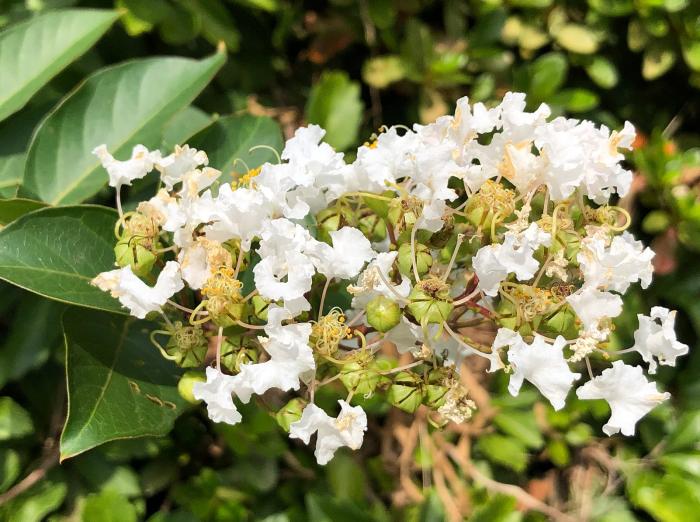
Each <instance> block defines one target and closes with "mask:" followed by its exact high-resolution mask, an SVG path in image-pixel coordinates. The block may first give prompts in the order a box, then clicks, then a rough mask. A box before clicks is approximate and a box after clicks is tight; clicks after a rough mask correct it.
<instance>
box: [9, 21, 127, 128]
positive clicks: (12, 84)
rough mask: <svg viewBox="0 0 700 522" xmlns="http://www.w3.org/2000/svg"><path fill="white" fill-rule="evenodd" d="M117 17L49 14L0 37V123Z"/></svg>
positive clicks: (83, 50)
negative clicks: (0, 70) (0, 75)
mask: <svg viewBox="0 0 700 522" xmlns="http://www.w3.org/2000/svg"><path fill="white" fill-rule="evenodd" d="M118 17H119V14H118V13H116V12H114V11H108V10H103V9H68V10H65V11H50V12H48V13H46V14H43V15H40V16H37V17H35V18H31V19H30V20H28V21H26V22H24V23H20V24H17V25H15V26H13V27H10V28H9V29H7V30H6V31H3V32H2V33H0V68H1V69H2V82H0V120H3V119H5V118H7V117H8V116H9V115H10V114H12V113H13V112H15V111H17V110H19V109H21V108H22V107H23V106H24V104H25V103H27V102H28V101H29V99H30V98H31V97H32V96H33V95H34V93H36V92H37V91H38V90H39V89H40V88H41V87H42V86H43V85H45V84H46V83H47V82H48V81H49V80H50V79H51V78H53V77H54V76H56V75H57V74H58V73H59V72H61V70H63V69H64V68H65V67H66V66H67V65H68V64H70V63H71V62H72V61H73V60H75V59H76V58H78V57H79V56H80V55H82V54H83V53H84V52H85V51H87V50H88V49H89V48H90V47H92V46H93V45H94V44H95V42H97V40H99V39H100V37H101V36H102V35H103V34H104V33H105V32H106V31H107V29H109V27H110V26H111V25H112V23H113V22H114V21H115V20H116V19H117V18H118Z"/></svg>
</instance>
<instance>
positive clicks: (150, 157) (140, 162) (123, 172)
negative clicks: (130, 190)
mask: <svg viewBox="0 0 700 522" xmlns="http://www.w3.org/2000/svg"><path fill="white" fill-rule="evenodd" d="M92 153H93V154H94V155H95V156H97V157H98V158H99V160H100V162H101V163H102V166H103V167H104V168H105V169H106V170H107V174H109V186H110V187H117V188H119V187H121V186H122V185H131V182H132V181H134V180H135V179H141V178H143V177H144V176H145V175H146V174H148V173H149V172H151V171H152V170H153V165H154V162H155V161H158V160H159V159H160V152H159V151H153V152H149V150H148V149H147V148H146V147H144V146H143V145H136V146H135V147H134V148H133V149H132V151H131V158H130V159H128V160H125V161H119V160H117V159H114V156H112V155H111V154H110V153H109V151H108V150H107V146H106V145H104V144H103V145H99V146H97V147H95V148H94V149H93V151H92Z"/></svg>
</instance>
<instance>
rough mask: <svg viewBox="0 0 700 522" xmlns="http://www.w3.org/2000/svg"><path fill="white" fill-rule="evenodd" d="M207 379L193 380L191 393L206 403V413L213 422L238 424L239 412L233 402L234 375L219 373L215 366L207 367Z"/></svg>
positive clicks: (239, 420) (239, 419)
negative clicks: (201, 380)
mask: <svg viewBox="0 0 700 522" xmlns="http://www.w3.org/2000/svg"><path fill="white" fill-rule="evenodd" d="M206 373H207V381H206V382H195V383H194V385H193V386H192V395H193V396H194V398H195V399H197V400H199V401H204V402H205V403H206V404H207V414H208V415H209V418H210V419H211V420H213V421H214V422H225V423H226V424H231V425H233V424H238V423H239V422H241V414H240V413H239V411H238V409H237V408H236V405H235V404H234V403H233V397H232V395H231V394H232V392H233V385H234V377H233V376H231V375H226V374H224V373H221V372H220V371H219V370H217V369H216V368H212V367H211V366H209V367H207V370H206Z"/></svg>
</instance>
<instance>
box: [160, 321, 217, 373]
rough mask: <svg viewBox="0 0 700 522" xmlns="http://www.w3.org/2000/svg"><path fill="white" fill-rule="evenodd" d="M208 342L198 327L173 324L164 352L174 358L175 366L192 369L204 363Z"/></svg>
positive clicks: (178, 323) (179, 323)
mask: <svg viewBox="0 0 700 522" xmlns="http://www.w3.org/2000/svg"><path fill="white" fill-rule="evenodd" d="M208 348H209V342H208V340H207V338H206V337H205V335H204V331H203V330H202V328H201V327H199V326H184V325H183V324H182V323H181V322H179V321H178V322H176V323H175V324H174V330H173V331H172V335H171V336H170V340H169V341H168V344H167V345H166V346H165V351H166V353H167V354H168V355H170V356H171V357H175V364H177V365H178V366H180V367H182V368H194V367H197V366H201V365H202V364H203V363H204V357H205V356H206V355H207V350H208Z"/></svg>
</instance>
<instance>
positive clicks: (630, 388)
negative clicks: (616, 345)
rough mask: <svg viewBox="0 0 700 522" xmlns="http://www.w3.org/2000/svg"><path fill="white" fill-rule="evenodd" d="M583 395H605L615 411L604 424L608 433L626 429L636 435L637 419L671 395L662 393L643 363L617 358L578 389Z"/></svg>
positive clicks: (579, 395)
mask: <svg viewBox="0 0 700 522" xmlns="http://www.w3.org/2000/svg"><path fill="white" fill-rule="evenodd" d="M576 395H578V398H579V399H604V400H606V401H607V402H608V404H610V410H611V412H612V414H611V415H610V419H609V420H608V422H607V423H606V424H605V425H604V426H603V431H604V432H605V433H606V434H607V435H614V434H615V433H618V432H622V434H623V435H628V436H629V435H634V432H635V425H636V424H637V422H638V421H639V420H640V419H641V418H642V417H644V416H645V415H646V414H647V413H649V412H650V411H651V410H652V409H653V408H654V407H656V406H657V405H658V404H660V403H661V402H663V401H665V400H666V399H668V398H669V397H670V396H671V395H670V394H669V393H668V392H665V393H659V391H658V390H657V389H656V384H655V383H654V382H650V381H647V379H646V377H645V376H644V372H643V371H642V368H641V367H640V366H629V365H627V364H625V363H623V362H622V361H615V362H613V364H612V368H607V369H605V370H603V372H602V373H601V374H600V375H599V376H597V377H595V378H594V379H592V380H590V381H588V382H587V383H586V384H584V385H583V386H581V387H580V388H578V389H577V390H576Z"/></svg>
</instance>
